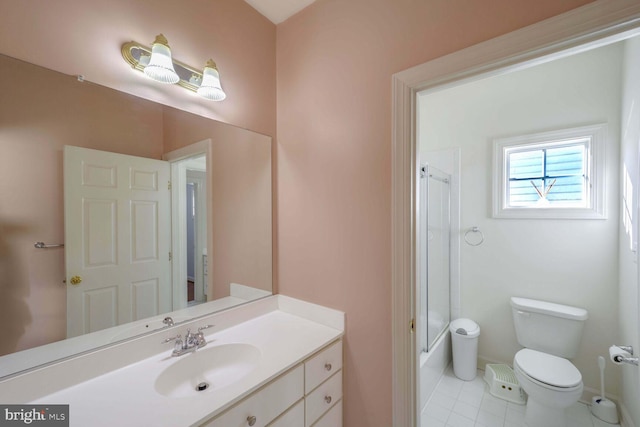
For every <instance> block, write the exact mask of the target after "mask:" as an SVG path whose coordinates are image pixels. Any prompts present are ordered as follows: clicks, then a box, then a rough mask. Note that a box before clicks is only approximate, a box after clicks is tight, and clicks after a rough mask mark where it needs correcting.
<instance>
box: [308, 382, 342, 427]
mask: <svg viewBox="0 0 640 427" xmlns="http://www.w3.org/2000/svg"><path fill="white" fill-rule="evenodd" d="M340 399H342V371H340V372H337V373H336V374H335V375H334V376H332V377H331V378H329V379H328V380H327V381H325V382H324V383H322V384H320V386H319V387H318V388H316V389H315V390H314V391H313V392H312V393H311V394H309V395H308V396H307V397H306V399H305V409H306V411H305V413H306V414H305V425H306V426H307V427H309V426H310V425H312V424H313V423H315V422H316V420H317V419H318V418H320V417H321V416H322V414H324V413H325V412H327V411H328V410H329V409H330V408H331V407H332V406H334V405H335V404H336V402H338V401H339V400H340Z"/></svg>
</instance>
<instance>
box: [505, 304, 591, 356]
mask: <svg viewBox="0 0 640 427" xmlns="http://www.w3.org/2000/svg"><path fill="white" fill-rule="evenodd" d="M511 311H512V313H513V323H514V325H515V328H516V336H517V337H518V342H519V343H520V345H522V346H523V347H526V348H530V349H533V350H538V351H542V352H545V353H549V354H553V355H555V356H560V357H565V358H567V359H572V358H573V357H575V355H576V354H577V353H578V348H579V347H580V341H581V339H582V329H583V327H584V321H585V320H587V318H588V317H589V316H588V313H587V310H585V309H584V308H578V307H571V306H568V305H561V304H555V303H552V302H546V301H538V300H533V299H528V298H518V297H511Z"/></svg>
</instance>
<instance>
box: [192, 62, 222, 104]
mask: <svg viewBox="0 0 640 427" xmlns="http://www.w3.org/2000/svg"><path fill="white" fill-rule="evenodd" d="M196 92H197V93H198V95H200V96H201V97H203V98H206V99H210V100H212V101H222V100H223V99H225V98H226V97H227V94H225V93H224V91H223V90H222V86H221V85H220V73H218V67H217V66H216V63H215V62H213V60H212V59H210V60H208V61H207V64H206V65H205V66H204V71H203V72H202V84H201V85H200V87H199V88H198V90H197V91H196Z"/></svg>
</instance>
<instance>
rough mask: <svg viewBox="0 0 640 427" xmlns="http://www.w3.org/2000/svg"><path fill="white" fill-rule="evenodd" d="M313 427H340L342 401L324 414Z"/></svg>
mask: <svg viewBox="0 0 640 427" xmlns="http://www.w3.org/2000/svg"><path fill="white" fill-rule="evenodd" d="M313 427H342V400H341V401H340V402H338V403H336V406H334V407H333V408H331V409H330V410H329V412H327V413H326V414H324V416H323V417H322V418H320V419H319V420H318V422H317V423H315V424H314V425H313Z"/></svg>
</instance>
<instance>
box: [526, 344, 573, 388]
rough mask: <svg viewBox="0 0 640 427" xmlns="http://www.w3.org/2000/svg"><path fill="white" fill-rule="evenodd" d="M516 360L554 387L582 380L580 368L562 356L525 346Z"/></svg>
mask: <svg viewBox="0 0 640 427" xmlns="http://www.w3.org/2000/svg"><path fill="white" fill-rule="evenodd" d="M514 362H515V363H517V364H518V366H519V367H520V369H521V370H522V371H523V372H524V373H525V374H527V375H528V376H530V377H531V378H533V379H534V380H538V381H540V382H542V383H545V384H549V385H551V386H554V387H562V388H569V387H575V386H577V385H578V384H580V382H582V375H580V371H578V368H576V367H575V366H573V363H571V362H569V361H568V360H567V359H563V358H562V357H557V356H553V355H551V354H547V353H542V352H540V351H536V350H531V349H528V348H525V349H523V350H520V351H519V352H518V353H516V357H515V359H514Z"/></svg>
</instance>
